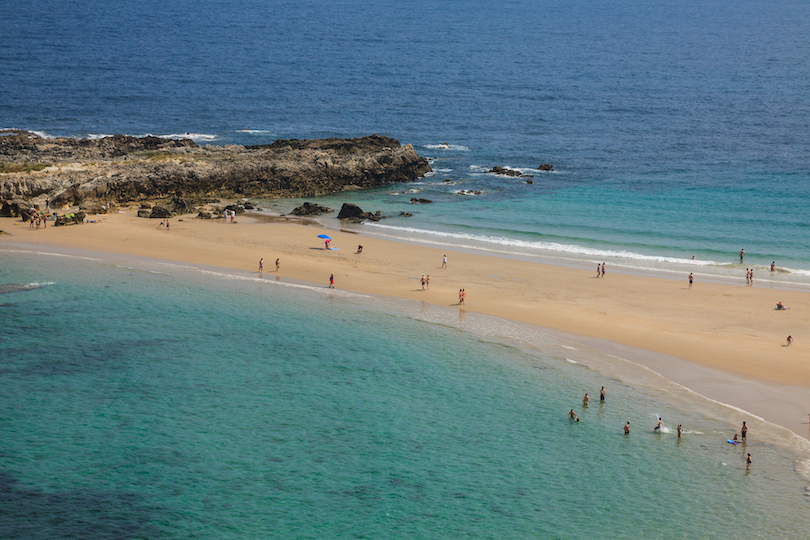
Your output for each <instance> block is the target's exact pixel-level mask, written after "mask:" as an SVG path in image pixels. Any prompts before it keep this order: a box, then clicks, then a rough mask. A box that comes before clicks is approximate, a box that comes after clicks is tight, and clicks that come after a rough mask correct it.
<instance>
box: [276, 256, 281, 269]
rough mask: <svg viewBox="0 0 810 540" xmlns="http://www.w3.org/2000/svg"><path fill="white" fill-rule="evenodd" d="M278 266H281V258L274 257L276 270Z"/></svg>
mask: <svg viewBox="0 0 810 540" xmlns="http://www.w3.org/2000/svg"><path fill="white" fill-rule="evenodd" d="M279 268H281V259H276V272H278V269H279Z"/></svg>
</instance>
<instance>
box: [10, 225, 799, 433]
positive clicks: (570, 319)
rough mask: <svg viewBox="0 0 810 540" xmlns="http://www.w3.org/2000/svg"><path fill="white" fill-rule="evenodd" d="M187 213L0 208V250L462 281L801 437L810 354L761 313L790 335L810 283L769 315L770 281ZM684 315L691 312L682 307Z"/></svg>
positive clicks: (389, 290)
mask: <svg viewBox="0 0 810 540" xmlns="http://www.w3.org/2000/svg"><path fill="white" fill-rule="evenodd" d="M191 217H192V216H190V215H188V216H181V219H183V221H182V222H180V221H179V220H178V219H175V220H173V221H174V223H173V227H172V230H171V231H170V232H166V231H165V230H156V227H157V224H156V223H154V221H155V220H147V219H144V218H136V217H134V212H130V213H121V214H111V215H107V216H101V219H103V220H104V222H103V223H94V224H85V225H83V226H80V227H79V226H71V227H60V228H51V227H49V228H48V229H45V230H39V231H35V230H30V229H28V228H27V224H26V225H25V228H23V227H22V224H21V223H20V222H16V223H17V225H16V226H14V225H12V222H14V220H13V219H11V218H1V219H0V228H2V229H4V230H6V231H10V232H11V233H12V235H11V236H6V235H4V236H2V237H0V246H4V247H8V248H12V249H14V248H15V247H16V248H17V249H23V250H29V249H28V246H31V247H39V248H41V247H42V246H46V247H55V248H65V249H69V250H82V251H89V252H96V253H117V254H120V255H130V256H134V257H139V258H146V259H153V260H154V259H158V260H165V261H173V262H180V263H187V264H191V265H193V266H197V265H202V266H207V267H218V268H224V269H231V270H234V269H236V270H239V271H241V272H246V273H247V274H248V275H250V274H253V275H255V273H254V272H253V271H251V268H252V267H255V266H256V265H257V263H258V258H259V257H261V256H263V257H264V259H265V279H268V278H272V277H276V274H275V271H274V270H275V267H274V261H275V258H277V257H279V258H281V259H282V266H281V271H280V272H279V276H280V277H281V278H283V279H284V280H285V281H287V280H295V281H298V282H303V283H310V284H314V285H318V284H323V286H324V287H325V286H326V281H327V278H328V276H329V273H330V272H334V273H335V275H336V285H337V287H338V288H339V289H340V288H342V289H344V290H350V291H354V292H358V293H361V294H370V295H373V296H382V297H390V298H400V299H409V300H421V301H423V302H428V303H430V304H436V305H442V306H447V307H454V308H456V309H459V308H458V306H455V305H454V304H456V302H457V289H458V288H462V287H465V285H466V289H467V291H468V298H467V305H466V306H465V311H467V312H474V313H479V314H482V315H489V316H494V317H498V318H500V319H504V320H507V321H514V322H518V323H523V324H528V325H530V326H532V327H533V328H535V329H538V330H540V331H543V332H549V333H551V334H553V335H557V336H558V337H562V338H564V339H568V340H570V341H574V342H578V343H582V344H584V345H585V346H587V347H592V348H594V349H596V350H598V351H601V352H603V353H605V354H609V355H611V354H612V355H615V356H616V357H619V358H622V359H625V360H627V361H629V362H632V363H635V364H637V365H640V366H644V367H646V368H648V369H651V370H652V371H654V372H655V373H657V374H659V375H661V376H662V377H664V378H666V379H667V380H669V381H671V382H674V383H675V384H678V385H681V386H683V387H685V388H687V389H689V390H691V391H693V392H695V393H697V394H700V395H702V396H704V397H706V398H708V399H711V400H714V401H717V402H720V403H722V404H726V405H730V406H731V407H736V408H739V409H742V410H744V411H747V412H750V413H751V414H754V415H757V416H760V417H762V418H763V419H765V420H766V421H768V422H771V423H773V424H776V425H779V426H782V427H785V428H787V429H789V430H791V431H792V432H793V433H795V434H796V435H798V436H800V437H802V438H804V439H808V435H807V433H808V429H807V426H808V417H807V411H805V410H804V407H805V406H804V405H803V403H808V404H810V367H808V366H805V365H803V363H802V361H801V359H802V358H808V357H810V355H808V351H807V350H806V349H807V347H806V346H804V345H803V344H802V342H801V341H799V342H794V344H793V345H792V346H791V347H790V348H788V347H784V346H783V342H780V341H779V339H780V338H779V337H778V336H779V334H778V333H776V332H778V328H777V327H778V319H777V320H776V322H774V320H775V318H774V317H771V316H770V315H771V313H773V315H775V316H784V315H788V316H789V317H783V320H784V322H785V323H789V324H790V330H786V331H784V332H782V333H784V334H785V335H787V333H792V334H794V335H795V334H798V332H797V331H796V330H793V329H794V328H795V329H799V328H808V327H810V320H808V317H807V315H806V313H807V312H808V311H810V310H808V309H807V307H810V293H807V292H803V291H791V290H785V289H779V293H780V294H781V295H782V296H780V298H779V299H780V300H785V299H787V300H786V301H785V303H786V304H787V305H789V306H791V307H792V308H793V309H791V310H790V311H788V312H781V313H780V312H774V311H772V308H771V310H770V312H769V311H766V310H767V308H766V307H765V306H771V305H772V303H773V304H775V302H776V300H777V299H773V302H772V303H771V301H770V298H769V297H770V296H773V295H774V294H775V291H773V290H772V289H770V288H761V289H757V288H745V287H743V286H737V285H732V284H713V283H701V284H696V287H695V289H696V290H700V291H701V293H699V294H700V295H701V296H700V297H698V298H690V297H688V296H686V295H687V294H689V293H694V292H696V291H688V292H686V293H684V291H682V290H681V288H682V289H684V290H685V289H686V287H685V284H683V283H681V284H678V283H676V282H675V281H673V279H672V278H671V277H665V276H661V277H649V276H638V275H629V274H622V273H620V272H618V271H616V272H612V273H610V274H608V275H607V276H606V278H604V279H600V280H596V279H595V278H593V276H591V272H590V271H586V270H584V269H576V268H571V267H566V266H554V265H548V264H542V263H535V262H529V261H521V260H517V259H511V258H508V257H504V256H503V255H500V254H493V255H489V254H486V253H467V252H463V251H457V250H452V249H450V248H444V247H442V248H437V247H433V246H429V245H422V244H406V243H405V242H399V241H396V240H390V239H380V238H377V237H375V236H374V235H373V234H371V235H368V236H367V235H364V234H363V233H362V232H355V231H333V230H332V229H326V228H324V230H326V231H329V232H330V234H331V235H332V236H333V237H334V240H333V244H335V245H338V246H339V247H341V248H342V249H341V251H333V252H327V251H325V250H323V248H321V247H320V240H319V239H317V238H316V236H317V233H318V231H317V230H314V229H313V226H314V227H323V226H322V225H321V224H319V223H317V222H311V223H300V222H298V220H296V221H291V220H287V219H284V218H278V219H277V220H272V221H273V222H272V223H262V221H263V220H259V219H252V218H247V219H246V217H245V216H240V219H239V223H237V224H236V225H230V224H227V225H226V224H223V223H221V222H206V221H202V220H196V219H191ZM313 233H314V234H313ZM344 235H345V236H344ZM349 235H350V236H349ZM358 239H362V240H361V241H362V243H363V244H364V251H363V253H362V254H360V255H356V254H355V253H354V248H355V247H356V245H355V243H356V242H357V240H358ZM347 243H348V244H349V245H346V244H347ZM344 250H345V251H344ZM442 252H446V253H447V254H449V257H448V261H449V264H448V267H449V268H448V269H447V270H441V269H439V268H438V267H439V266H440V264H441V256H442ZM423 269H424V270H425V271H424V273H432V274H433V277H432V282H431V286H432V290H431V291H421V290H420V284H419V276H420V275H421V273H423ZM495 274H497V275H495ZM523 278H526V279H523ZM662 278H663V279H662ZM597 287H598V288H597ZM603 289H608V291H604V290H603ZM662 289H665V290H662ZM607 293H611V294H607ZM691 296H693V297H694V296H697V295H695V294H692V295H691ZM425 297H427V298H425ZM766 297H768V298H766ZM662 302H669V303H670V304H671V305H666V306H662V305H661V303H662ZM706 302H709V303H710V304H712V306H713V307H712V308H707V307H706V306H705V303H706ZM718 303H723V304H725V305H724V306H720V307H721V308H724V309H720V308H718ZM752 306H753V307H752ZM668 308H670V309H668ZM726 311H727V313H726ZM690 313H691V314H692V317H688V316H685V315H689V314H690ZM690 319H694V320H690ZM724 319H726V320H724ZM548 323H551V324H548ZM781 339H782V340H783V339H784V336H782V338H781ZM645 345H646V346H645ZM673 352H675V353H676V354H673ZM679 353H683V354H679Z"/></svg>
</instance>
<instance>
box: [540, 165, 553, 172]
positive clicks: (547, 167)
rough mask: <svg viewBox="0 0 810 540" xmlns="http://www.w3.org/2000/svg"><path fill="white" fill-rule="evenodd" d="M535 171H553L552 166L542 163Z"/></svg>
mask: <svg viewBox="0 0 810 540" xmlns="http://www.w3.org/2000/svg"><path fill="white" fill-rule="evenodd" d="M537 170H538V171H553V170H554V165H552V164H551V163H543V164H542V165H540V166H539V167H537Z"/></svg>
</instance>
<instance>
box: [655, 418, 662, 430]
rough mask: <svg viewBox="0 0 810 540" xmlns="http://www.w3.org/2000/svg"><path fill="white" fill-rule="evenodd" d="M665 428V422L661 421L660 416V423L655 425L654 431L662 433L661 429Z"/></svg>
mask: <svg viewBox="0 0 810 540" xmlns="http://www.w3.org/2000/svg"><path fill="white" fill-rule="evenodd" d="M663 427H664V422H663V421H662V420H661V417H660V416H659V417H658V423H657V424H655V427H654V428H653V431H661V428H663Z"/></svg>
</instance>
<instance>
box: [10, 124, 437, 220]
mask: <svg viewBox="0 0 810 540" xmlns="http://www.w3.org/2000/svg"><path fill="white" fill-rule="evenodd" d="M429 171H430V166H429V165H428V162H427V160H426V159H425V158H423V157H421V156H419V155H418V154H417V153H416V151H415V150H414V149H413V147H412V146H411V145H405V146H401V145H400V144H399V141H397V140H396V139H391V138H389V137H382V136H379V135H371V136H368V137H359V138H354V139H317V140H302V141H299V140H296V139H290V140H278V141H276V142H274V143H273V144H269V145H259V146H237V145H230V146H224V147H221V146H198V145H197V144H195V143H194V142H193V141H191V140H189V139H183V140H179V141H178V140H171V139H161V138H158V137H141V138H138V137H130V136H126V135H115V136H113V137H105V138H103V139H97V140H90V139H43V138H40V137H38V136H36V135H34V134H31V133H28V132H13V133H11V134H2V136H0V200H11V199H31V198H35V197H39V196H43V195H48V196H50V197H51V201H52V204H53V205H54V206H62V205H66V204H75V203H78V202H81V201H84V200H85V199H90V200H98V201H108V200H110V201H116V202H132V201H142V200H157V199H170V198H175V199H177V198H181V199H187V200H189V201H191V203H192V204H193V203H194V202H197V201H204V200H205V199H206V198H211V197H222V198H242V197H264V198H281V197H315V196H319V195H325V194H328V193H334V192H338V191H343V190H349V189H359V188H367V187H379V186H383V185H385V184H387V183H391V182H407V181H412V180H415V179H417V178H419V177H420V176H422V175H424V174H425V173H427V172H429Z"/></svg>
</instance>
